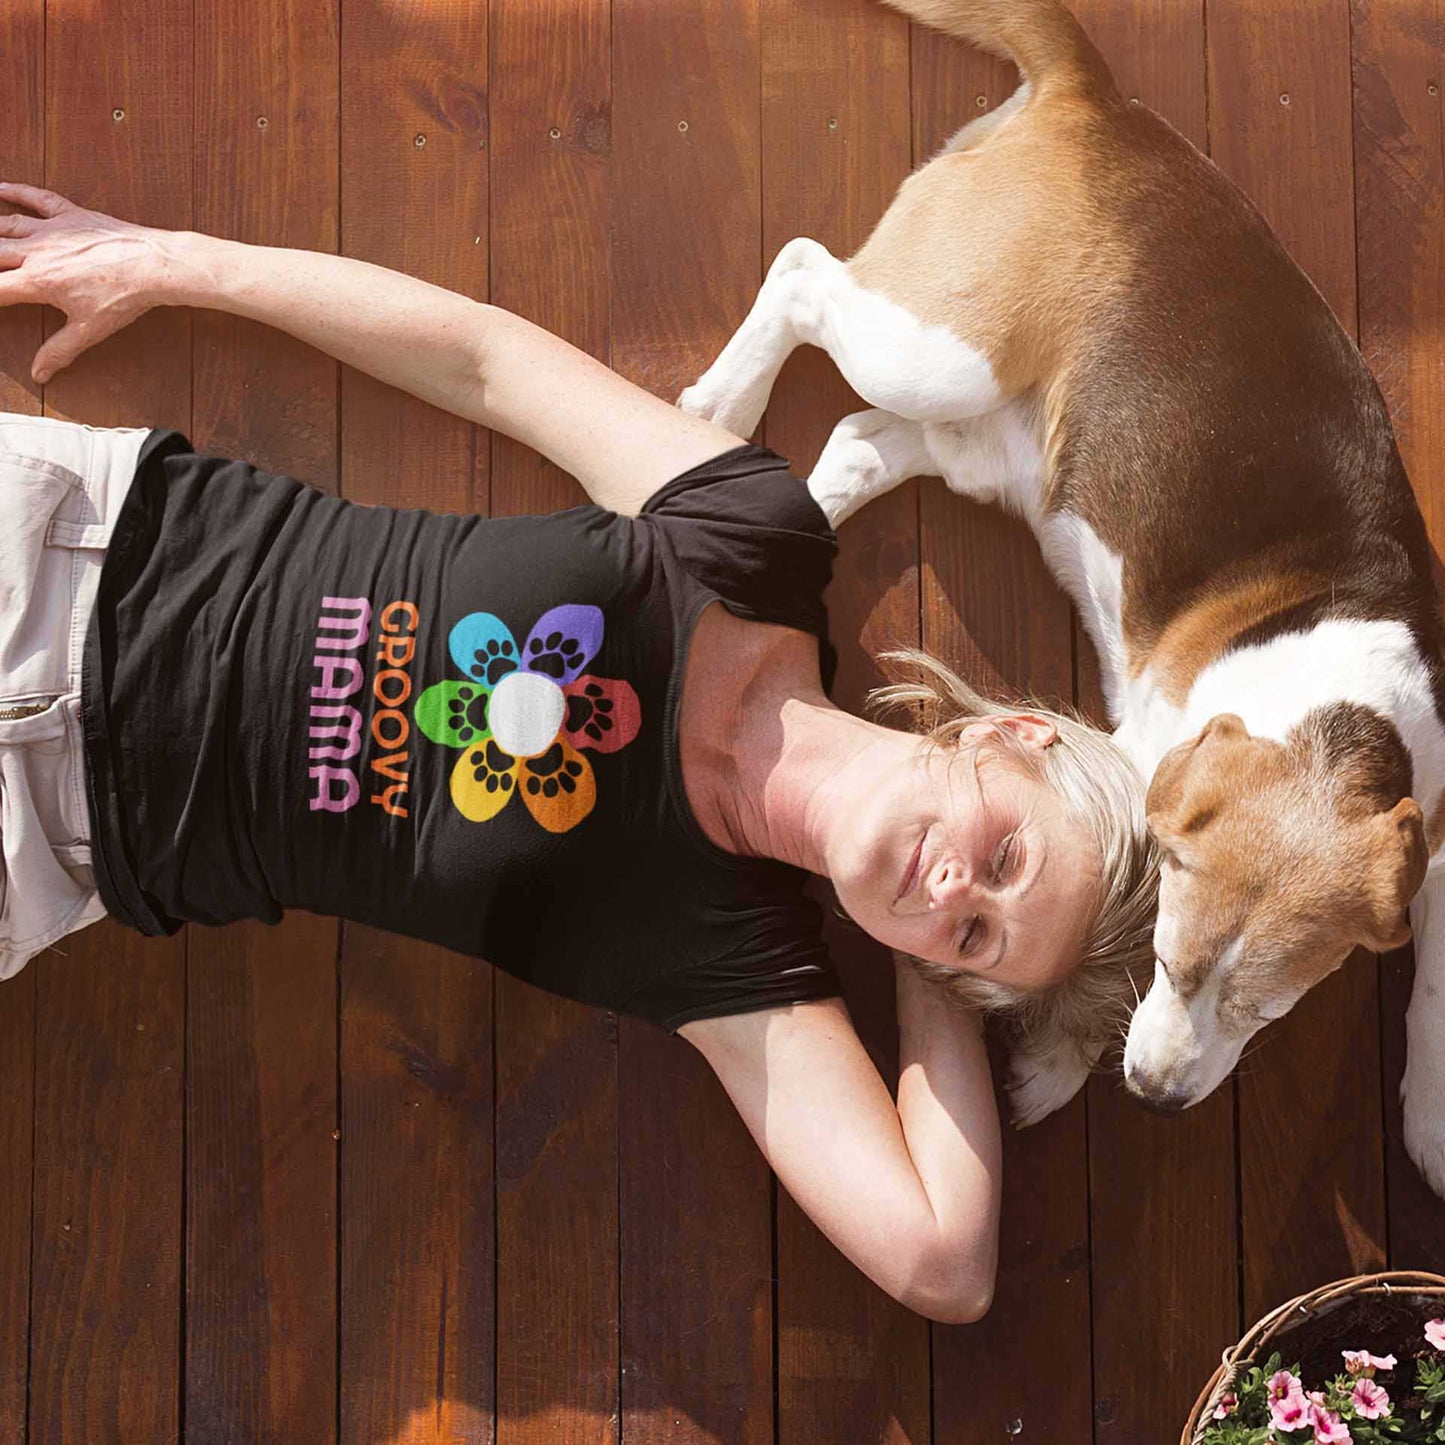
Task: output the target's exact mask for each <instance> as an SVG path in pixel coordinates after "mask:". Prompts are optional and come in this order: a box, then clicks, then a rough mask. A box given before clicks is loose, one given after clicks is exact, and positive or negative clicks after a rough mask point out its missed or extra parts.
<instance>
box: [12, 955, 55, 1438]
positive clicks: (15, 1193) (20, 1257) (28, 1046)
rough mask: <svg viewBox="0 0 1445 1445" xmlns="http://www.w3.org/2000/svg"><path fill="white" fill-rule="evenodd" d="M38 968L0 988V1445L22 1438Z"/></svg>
mask: <svg viewBox="0 0 1445 1445" xmlns="http://www.w3.org/2000/svg"><path fill="white" fill-rule="evenodd" d="M63 946H64V945H63V944H62V947H63ZM36 972H37V970H36V969H35V967H34V966H33V965H32V966H31V967H29V968H27V969H26V970H25V972H24V973H22V974H20V975H19V977H17V978H13V979H11V980H10V981H9V982H7V983H6V984H5V985H4V989H3V991H0V1159H4V1160H5V1179H4V1182H3V1184H0V1445H22V1442H23V1441H24V1440H25V1415H26V1390H27V1387H28V1385H29V1374H30V1368H29V1365H30V1360H29V1355H30V1352H29V1348H28V1343H29V1334H30V1182H31V1164H32V1152H31V1150H32V1144H33V1131H34V1109H35V975H36Z"/></svg>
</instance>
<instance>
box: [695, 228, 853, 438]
mask: <svg viewBox="0 0 1445 1445" xmlns="http://www.w3.org/2000/svg"><path fill="white" fill-rule="evenodd" d="M841 267H842V263H841V262H840V261H838V260H837V259H836V258H835V257H834V256H832V255H831V254H830V253H829V252H828V250H827V248H826V247H824V246H820V245H819V244H818V243H817V242H816V241H810V240H809V239H808V238H807V237H806V236H799V237H798V238H797V239H796V240H792V241H789V242H788V244H787V245H786V246H784V247H783V249H782V250H781V251H779V252H778V254H777V258H776V259H775V260H774V261H773V264H772V265H771V266H770V267H769V268H768V275H767V279H766V280H765V281H764V282H763V287H762V290H761V291H759V292H758V299H757V300H756V301H754V302H753V309H752V310H751V311H749V312H748V315H747V319H746V320H745V321H744V322H743V324H742V325H741V326H739V327H738V329H737V331H736V332H735V333H734V334H733V338H732V340H731V341H729V342H728V344H727V345H726V346H725V347H723V349H722V354H721V355H720V356H719V357H718V359H717V360H716V361H715V362H713V364H712V365H711V366H710V367H708V369H707V370H706V371H705V372H703V374H702V375H701V376H700V377H699V378H698V379H697V381H696V382H694V383H693V385H692V386H690V387H688V388H687V390H686V391H684V392H683V394H682V395H681V396H680V397H678V399H677V404H678V406H680V407H681V408H682V409H683V411H685V412H687V413H689V414H690V415H692V416H701V417H706V418H707V419H708V420H709V421H713V422H716V423H717V424H718V425H719V426H721V427H726V428H727V430H728V431H730V432H732V433H733V435H734V436H740V437H749V436H752V434H753V433H754V432H755V431H756V430H757V429H758V423H759V422H760V421H761V420H762V418H763V412H764V410H765V409H766V408H767V405H768V398H769V396H771V395H772V391H773V383H774V382H776V381H777V379H778V373H779V372H780V371H781V370H782V369H783V363H784V362H785V361H786V360H787V359H788V357H789V356H791V355H792V354H793V352H794V351H795V350H797V348H798V347H799V346H801V345H802V344H803V343H804V342H805V341H809V340H811V339H812V337H813V334H814V332H815V331H816V327H817V320H818V314H819V311H820V309H821V306H820V300H819V298H818V296H817V294H816V292H817V288H818V285H819V278H820V277H821V276H823V275H824V274H825V273H832V272H834V271H837V270H840V269H841Z"/></svg>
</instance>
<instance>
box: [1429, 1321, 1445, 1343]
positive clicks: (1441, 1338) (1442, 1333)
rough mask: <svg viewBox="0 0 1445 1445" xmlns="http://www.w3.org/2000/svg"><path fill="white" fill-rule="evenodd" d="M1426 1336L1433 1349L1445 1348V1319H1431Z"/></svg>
mask: <svg viewBox="0 0 1445 1445" xmlns="http://www.w3.org/2000/svg"><path fill="white" fill-rule="evenodd" d="M1425 1338H1426V1339H1427V1340H1428V1341H1429V1342H1430V1348H1431V1349H1433V1350H1445V1320H1431V1321H1430V1322H1429V1323H1428V1324H1427V1325H1426V1326H1425Z"/></svg>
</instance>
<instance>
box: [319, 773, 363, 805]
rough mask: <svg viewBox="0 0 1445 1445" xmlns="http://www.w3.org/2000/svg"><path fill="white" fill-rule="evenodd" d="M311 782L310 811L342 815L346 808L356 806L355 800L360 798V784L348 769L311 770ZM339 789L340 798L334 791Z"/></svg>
mask: <svg viewBox="0 0 1445 1445" xmlns="http://www.w3.org/2000/svg"><path fill="white" fill-rule="evenodd" d="M310 772H311V782H312V784H313V786H314V787H315V792H313V793H312V795H311V811H312V812H313V813H319V812H322V811H323V810H324V811H325V812H328V813H344V812H346V811H347V809H348V808H354V807H355V806H356V800H357V799H358V798H359V797H360V796H361V784H360V783H358V782H357V781H356V774H355V773H353V772H352V771H351V769H350V768H328V767H319V768H312V769H311V770H310ZM338 786H339V787H340V789H341V793H340V796H338V795H337V792H336V789H337V787H338Z"/></svg>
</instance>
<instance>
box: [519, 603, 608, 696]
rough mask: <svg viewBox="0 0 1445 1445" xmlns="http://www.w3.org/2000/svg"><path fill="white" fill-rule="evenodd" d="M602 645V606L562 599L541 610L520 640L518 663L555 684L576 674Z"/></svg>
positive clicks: (568, 679) (564, 681) (580, 672)
mask: <svg viewBox="0 0 1445 1445" xmlns="http://www.w3.org/2000/svg"><path fill="white" fill-rule="evenodd" d="M601 646H602V609H601V608H600V607H590V606H585V605H582V604H580V603H571V602H569V603H565V604H563V606H561V607H554V608H552V610H551V611H550V612H544V613H543V614H542V616H541V617H540V618H538V620H537V625H536V626H535V627H534V628H533V629H532V631H531V632H530V633H529V634H528V637H527V640H526V642H524V643H523V644H522V666H523V667H525V668H527V669H529V670H530V671H532V672H539V673H541V674H542V676H543V677H550V678H551V679H552V681H553V682H555V683H557V684H558V685H559V686H560V685H561V684H563V683H568V682H571V681H572V679H573V678H575V677H580V676H581V674H582V671H583V669H584V668H585V667H586V666H587V664H588V663H589V662H590V661H591V660H592V659H593V658H594V657H595V656H596V655H597V651H598V649H599V648H600V647H601Z"/></svg>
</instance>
